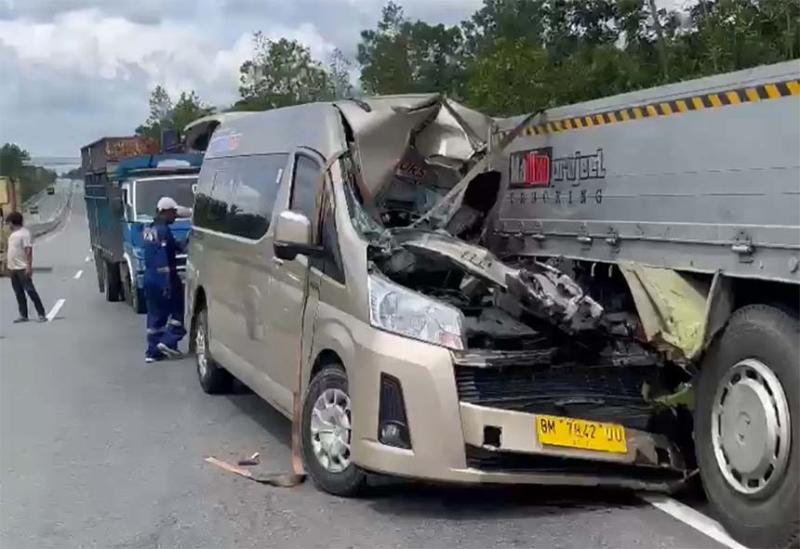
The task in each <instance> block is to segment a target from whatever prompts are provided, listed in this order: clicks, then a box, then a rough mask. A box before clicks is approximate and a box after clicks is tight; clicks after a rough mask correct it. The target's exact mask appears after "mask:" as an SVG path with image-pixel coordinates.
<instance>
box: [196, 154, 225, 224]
mask: <svg viewBox="0 0 800 549" xmlns="http://www.w3.org/2000/svg"><path fill="white" fill-rule="evenodd" d="M224 162H225V159H224V158H211V159H208V160H206V161H204V162H203V167H202V169H201V170H200V176H199V177H198V179H197V194H196V196H195V199H194V219H193V223H194V224H195V225H197V226H198V227H204V228H206V229H212V230H215V231H221V230H224V225H225V215H226V214H225V212H226V211H227V209H228V204H227V202H225V201H220V198H221V196H220V194H219V189H216V190H217V193H216V196H215V193H214V191H215V186H216V183H217V181H216V180H217V177H218V174H219V172H220V171H221V170H222V168H223V165H224Z"/></svg>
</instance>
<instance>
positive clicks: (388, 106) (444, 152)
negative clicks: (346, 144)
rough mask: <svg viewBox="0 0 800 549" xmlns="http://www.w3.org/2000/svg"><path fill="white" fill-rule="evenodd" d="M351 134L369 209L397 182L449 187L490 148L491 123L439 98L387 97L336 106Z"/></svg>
mask: <svg viewBox="0 0 800 549" xmlns="http://www.w3.org/2000/svg"><path fill="white" fill-rule="evenodd" d="M336 106H337V108H338V109H339V110H340V111H341V113H342V116H343V117H344V119H345V120H346V121H347V124H348V125H349V127H350V130H351V131H352V135H353V139H354V141H355V143H354V144H355V151H356V154H357V158H356V159H355V160H356V162H357V164H358V167H359V171H360V174H361V178H360V180H359V191H360V193H361V196H362V197H363V199H364V202H365V205H367V207H371V206H373V205H375V203H376V202H378V201H379V200H380V199H381V198H382V197H383V195H384V194H385V193H386V192H387V190H389V189H390V188H391V187H392V185H393V183H394V182H395V180H396V179H398V178H399V179H400V180H401V181H404V180H405V181H407V182H422V181H425V182H427V183H428V185H431V184H432V185H433V186H435V187H441V188H445V189H447V188H451V187H452V186H453V185H455V184H456V183H457V182H458V180H459V179H460V176H461V175H463V173H464V172H466V171H467V170H468V169H469V167H470V163H471V162H473V159H474V158H475V156H476V155H477V154H478V152H479V151H482V150H484V149H485V148H486V140H487V139H488V136H489V134H490V129H491V125H492V119H491V118H490V117H488V116H484V115H482V114H480V113H477V112H475V111H470V110H469V109H466V108H465V107H462V106H461V105H457V104H455V103H453V102H452V101H450V100H449V99H447V98H446V97H444V96H443V95H439V94H422V95H404V96H387V97H376V98H369V99H364V100H362V101H358V102H354V101H341V102H337V103H336Z"/></svg>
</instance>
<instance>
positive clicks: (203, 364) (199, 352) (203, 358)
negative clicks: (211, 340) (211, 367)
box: [194, 323, 208, 377]
mask: <svg viewBox="0 0 800 549" xmlns="http://www.w3.org/2000/svg"><path fill="white" fill-rule="evenodd" d="M194 352H195V356H197V370H198V371H199V372H200V377H206V375H207V374H208V355H207V354H206V327H205V325H204V324H203V323H200V325H199V326H197V333H196V334H195V336H194Z"/></svg>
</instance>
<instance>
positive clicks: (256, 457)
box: [238, 452, 261, 466]
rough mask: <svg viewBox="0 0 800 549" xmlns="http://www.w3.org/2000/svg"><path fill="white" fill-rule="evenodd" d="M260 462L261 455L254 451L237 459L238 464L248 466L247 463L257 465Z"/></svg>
mask: <svg viewBox="0 0 800 549" xmlns="http://www.w3.org/2000/svg"><path fill="white" fill-rule="evenodd" d="M259 463H261V455H260V454H259V453H258V452H255V453H254V454H253V455H252V456H250V457H248V458H242V459H240V460H239V462H238V464H239V465H244V466H249V465H258V464H259Z"/></svg>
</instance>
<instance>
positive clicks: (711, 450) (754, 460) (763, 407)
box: [695, 305, 800, 548]
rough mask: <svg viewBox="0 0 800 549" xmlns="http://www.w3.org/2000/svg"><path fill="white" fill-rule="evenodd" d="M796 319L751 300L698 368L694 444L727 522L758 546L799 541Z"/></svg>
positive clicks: (741, 538)
mask: <svg viewBox="0 0 800 549" xmlns="http://www.w3.org/2000/svg"><path fill="white" fill-rule="evenodd" d="M798 335H800V329H799V328H798V322H797V320H795V319H794V318H792V317H791V316H789V315H787V314H786V313H784V312H783V311H780V310H778V309H776V308H773V307H768V306H766V305H751V306H748V307H744V308H742V309H739V310H738V311H736V312H735V313H734V314H733V316H732V317H731V320H730V323H729V324H728V327H727V328H726V329H725V332H724V333H723V335H722V336H721V337H720V339H719V340H718V341H716V342H715V343H714V345H713V346H712V347H711V349H710V350H709V352H708V355H707V356H706V359H705V361H704V363H703V366H702V370H701V372H700V379H699V381H698V385H697V390H696V393H695V394H696V398H697V406H696V408H695V447H696V453H697V461H698V465H699V467H700V476H701V477H702V480H703V487H704V488H705V491H706V494H707V495H708V498H709V500H710V501H711V503H712V505H714V507H715V508H716V511H717V513H718V516H719V517H720V520H721V522H722V524H723V525H724V526H725V527H726V528H727V529H728V531H730V532H731V534H732V535H733V537H734V538H736V539H738V540H739V541H741V542H743V543H745V544H747V545H750V546H752V547H770V548H786V547H797V546H798V542H799V541H800V413H799V412H800V351H799V350H798Z"/></svg>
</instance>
